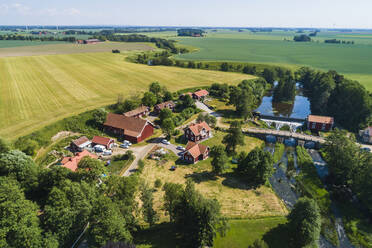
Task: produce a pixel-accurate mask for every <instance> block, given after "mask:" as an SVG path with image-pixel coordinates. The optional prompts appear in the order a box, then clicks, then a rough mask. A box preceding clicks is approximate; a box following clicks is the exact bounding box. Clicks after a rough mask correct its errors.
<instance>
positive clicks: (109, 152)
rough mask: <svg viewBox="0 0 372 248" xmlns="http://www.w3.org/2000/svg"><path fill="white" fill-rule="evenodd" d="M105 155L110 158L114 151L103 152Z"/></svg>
mask: <svg viewBox="0 0 372 248" xmlns="http://www.w3.org/2000/svg"><path fill="white" fill-rule="evenodd" d="M103 155H104V156H110V155H112V151H111V150H106V151H104V152H103Z"/></svg>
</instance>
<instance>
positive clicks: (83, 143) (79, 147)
mask: <svg viewBox="0 0 372 248" xmlns="http://www.w3.org/2000/svg"><path fill="white" fill-rule="evenodd" d="M91 143H92V142H90V140H89V139H88V138H87V137H85V136H82V137H80V138H78V139H76V140H73V141H71V143H70V150H71V151H73V152H81V151H83V150H84V148H86V147H88V146H89V145H90V144H91Z"/></svg>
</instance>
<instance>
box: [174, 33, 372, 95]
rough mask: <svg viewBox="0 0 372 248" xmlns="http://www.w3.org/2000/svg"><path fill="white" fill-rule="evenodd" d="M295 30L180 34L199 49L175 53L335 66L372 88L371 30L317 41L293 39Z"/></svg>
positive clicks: (325, 36)
mask: <svg viewBox="0 0 372 248" xmlns="http://www.w3.org/2000/svg"><path fill="white" fill-rule="evenodd" d="M294 35H298V34H296V33H295V32H283V31H275V32H272V33H256V34H254V33H251V32H237V31H228V30H223V31H219V32H215V33H208V34H207V37H205V38H180V37H178V38H177V40H179V41H180V43H181V44H183V45H187V46H193V47H198V48H199V51H198V52H194V53H188V54H182V55H179V56H176V58H177V59H184V60H196V61H240V62H253V63H268V64H276V65H283V66H288V67H292V68H294V67H299V66H303V65H306V66H311V67H314V68H317V69H322V70H330V69H332V70H336V71H338V72H339V73H343V74H346V75H347V76H348V77H350V78H351V79H355V80H360V82H361V83H362V84H363V85H365V86H366V87H367V88H368V89H369V90H372V73H371V71H370V68H371V66H372V60H371V59H370V57H371V56H372V42H371V35H372V34H371V33H341V32H321V33H319V35H318V36H317V37H315V38H314V40H315V41H314V42H304V43H302V42H293V41H284V39H287V40H292V39H293V36H294ZM334 38H335V39H342V40H348V41H351V40H353V41H355V44H354V45H346V44H325V43H324V42H323V41H324V39H334Z"/></svg>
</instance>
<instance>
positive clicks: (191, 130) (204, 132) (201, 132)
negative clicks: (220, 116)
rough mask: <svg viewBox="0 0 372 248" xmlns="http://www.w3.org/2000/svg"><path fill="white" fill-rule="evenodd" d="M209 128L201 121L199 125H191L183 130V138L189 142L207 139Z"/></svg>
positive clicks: (209, 133) (209, 132)
mask: <svg viewBox="0 0 372 248" xmlns="http://www.w3.org/2000/svg"><path fill="white" fill-rule="evenodd" d="M210 135H211V128H210V127H209V126H208V124H207V123H206V122H205V121H203V122H200V123H192V124H190V125H189V126H188V127H187V128H186V129H185V138H186V139H187V140H189V141H193V142H198V141H201V140H204V139H207V138H209V137H210Z"/></svg>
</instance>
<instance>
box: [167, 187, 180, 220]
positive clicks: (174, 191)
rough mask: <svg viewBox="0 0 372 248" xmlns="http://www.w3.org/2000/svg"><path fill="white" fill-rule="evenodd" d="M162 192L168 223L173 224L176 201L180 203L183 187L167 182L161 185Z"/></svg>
mask: <svg viewBox="0 0 372 248" xmlns="http://www.w3.org/2000/svg"><path fill="white" fill-rule="evenodd" d="M163 191H164V209H165V211H166V212H167V214H168V215H169V218H170V221H171V222H173V221H174V220H175V215H176V211H177V209H176V207H177V205H178V201H180V199H181V196H182V194H183V186H182V184H178V183H168V182H167V183H165V184H164V185H163Z"/></svg>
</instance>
